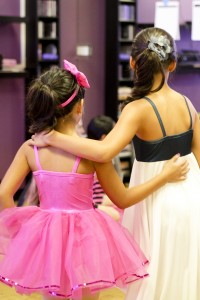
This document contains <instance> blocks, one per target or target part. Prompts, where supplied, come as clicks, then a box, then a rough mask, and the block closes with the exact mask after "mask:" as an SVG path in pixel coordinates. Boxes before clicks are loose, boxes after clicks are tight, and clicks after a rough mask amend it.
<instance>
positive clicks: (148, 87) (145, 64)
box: [130, 27, 176, 100]
mask: <svg viewBox="0 0 200 300" xmlns="http://www.w3.org/2000/svg"><path fill="white" fill-rule="evenodd" d="M131 57H132V59H133V61H134V87H133V91H132V97H131V98H130V100H135V99H140V98H142V97H144V96H145V95H147V94H149V93H150V92H156V91H158V90H160V89H161V88H162V86H163V84H164V82H165V70H166V69H167V67H168V66H169V65H170V64H171V62H173V61H176V47H175V42H174V40H173V38H172V37H171V35H170V34H169V33H168V32H166V31H165V30H163V29H160V28H155V27H150V28H146V29H144V30H141V31H140V32H139V33H138V34H137V35H136V36H135V38H134V40H133V44H132V51H131ZM158 73H160V74H162V80H161V82H160V85H159V86H158V87H157V88H156V89H155V90H152V87H153V83H154V75H155V74H158Z"/></svg>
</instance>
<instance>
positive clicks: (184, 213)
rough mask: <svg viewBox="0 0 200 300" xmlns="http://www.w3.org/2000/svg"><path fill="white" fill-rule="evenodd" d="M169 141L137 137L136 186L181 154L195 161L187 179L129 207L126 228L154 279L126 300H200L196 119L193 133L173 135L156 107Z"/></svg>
mask: <svg viewBox="0 0 200 300" xmlns="http://www.w3.org/2000/svg"><path fill="white" fill-rule="evenodd" d="M146 100H147V101H149V103H150V104H151V105H152V107H153V109H154V111H155V113H156V115H157V117H158V121H159V123H160V126H161V129H162V132H163V138H161V139H159V140H156V141H151V142H148V141H144V140H141V139H139V138H138V137H137V136H136V137H134V140H133V142H134V147H135V155H136V160H135V162H134V165H133V170H132V175H131V179H130V186H133V185H137V184H140V183H142V182H145V181H146V180H148V179H150V178H152V176H155V175H156V174H158V173H159V172H160V171H161V169H162V167H163V164H164V161H165V160H167V159H169V158H171V157H172V156H173V155H175V154H176V153H180V154H181V155H182V156H184V158H186V159H187V160H188V161H189V166H190V171H189V173H188V176H187V179H186V180H185V181H181V182H177V183H168V184H167V185H165V186H164V187H162V188H161V189H159V190H158V191H157V192H155V193H153V194H152V195H151V196H149V197H147V198H146V199H145V200H144V201H142V202H140V203H138V204H136V205H134V206H132V207H130V208H127V209H125V212H124V218H123V222H122V224H123V225H124V226H125V227H126V228H127V229H128V230H129V231H130V232H131V234H132V235H133V236H134V238H135V239H136V241H137V242H138V244H139V245H140V247H141V249H142V250H143V251H144V253H145V255H146V256H147V258H148V259H149V267H148V272H149V277H148V278H146V279H144V280H143V281H142V282H138V283H133V284H131V286H130V287H129V288H128V292H127V295H126V298H125V299H126V300H136V299H137V300H199V299H200V171H199V166H198V164H197V161H196V159H195V157H194V155H193V154H192V153H191V143H192V136H193V130H192V117H191V113H190V110H189V107H188V104H187V101H186V104H187V107H188V111H189V114H190V120H191V124H190V128H189V129H188V131H186V132H184V133H181V134H178V135H174V136H167V135H166V132H165V128H164V126H163V123H162V120H161V117H160V115H159V113H158V110H157V108H156V106H155V104H154V103H153V102H152V101H151V100H150V99H149V98H147V97H146ZM199 138H200V137H199Z"/></svg>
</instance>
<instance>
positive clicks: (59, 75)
mask: <svg viewBox="0 0 200 300" xmlns="http://www.w3.org/2000/svg"><path fill="white" fill-rule="evenodd" d="M78 87H79V85H78V84H77V81H76V78H75V76H74V75H72V74H71V73H70V72H68V71H66V70H62V69H60V68H58V67H52V68H51V69H50V70H48V71H46V72H45V73H44V74H42V75H41V76H40V77H39V78H37V79H35V80H34V81H33V82H32V84H31V86H30V88H29V90H28V94H27V98H26V108H27V116H28V119H29V123H30V126H29V132H30V133H38V132H41V131H43V130H51V129H53V128H55V126H56V124H57V119H58V118H61V117H64V116H65V115H67V114H69V113H70V112H71V111H72V109H73V107H74V105H75V104H76V103H77V102H78V101H80V100H81V99H83V98H84V88H83V87H79V90H78V93H77V95H76V96H75V97H74V99H73V100H72V101H71V102H70V103H69V104H68V105H66V106H65V107H60V104H61V103H63V102H65V101H66V100H67V99H68V98H69V97H70V96H71V95H72V94H73V92H74V90H75V89H77V88H78Z"/></svg>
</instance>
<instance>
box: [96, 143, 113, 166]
mask: <svg viewBox="0 0 200 300" xmlns="http://www.w3.org/2000/svg"><path fill="white" fill-rule="evenodd" d="M113 157H114V155H112V153H110V151H109V149H107V148H106V147H99V149H98V150H97V151H96V153H95V161H96V162H99V163H107V162H110V161H111V160H112V159H113Z"/></svg>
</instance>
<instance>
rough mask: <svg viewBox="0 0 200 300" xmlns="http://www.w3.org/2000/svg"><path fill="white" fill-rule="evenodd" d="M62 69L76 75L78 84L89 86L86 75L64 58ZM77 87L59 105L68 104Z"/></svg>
mask: <svg viewBox="0 0 200 300" xmlns="http://www.w3.org/2000/svg"><path fill="white" fill-rule="evenodd" d="M64 69H65V70H66V71H68V72H70V73H71V74H73V75H74V76H75V77H76V80H77V83H78V85H79V86H82V87H84V88H90V85H89V82H88V80H87V77H86V76H85V74H83V73H82V72H80V71H79V70H78V69H77V67H76V66H75V65H73V64H72V63H70V62H69V61H67V60H66V59H64ZM78 90H79V88H77V89H75V91H74V92H73V94H72V95H71V97H70V98H69V99H67V100H66V101H65V102H63V103H61V104H60V105H59V106H60V107H65V106H66V105H67V104H69V103H70V102H71V101H72V100H73V99H74V98H75V96H76V95H77V93H78Z"/></svg>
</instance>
